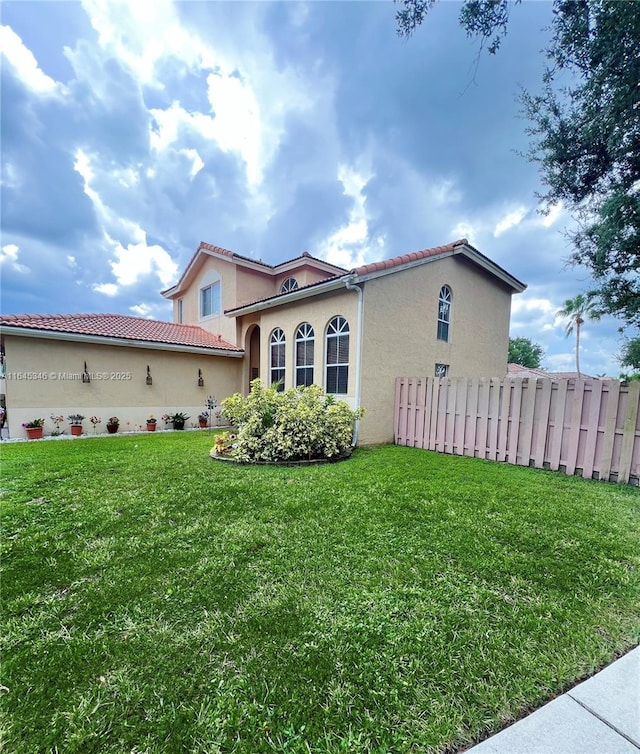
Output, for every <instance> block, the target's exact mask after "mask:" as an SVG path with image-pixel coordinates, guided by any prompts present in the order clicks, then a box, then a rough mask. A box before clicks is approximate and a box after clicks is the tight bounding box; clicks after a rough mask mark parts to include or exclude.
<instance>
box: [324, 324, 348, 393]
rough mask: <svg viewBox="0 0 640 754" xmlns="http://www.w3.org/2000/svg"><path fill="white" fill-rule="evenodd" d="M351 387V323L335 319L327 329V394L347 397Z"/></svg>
mask: <svg viewBox="0 0 640 754" xmlns="http://www.w3.org/2000/svg"><path fill="white" fill-rule="evenodd" d="M348 386H349V323H348V322H347V320H346V319H345V318H344V317H334V318H333V319H332V320H331V322H329V325H328V327H327V373H326V384H325V389H326V391H327V393H338V394H339V395H346V393H347V389H348Z"/></svg>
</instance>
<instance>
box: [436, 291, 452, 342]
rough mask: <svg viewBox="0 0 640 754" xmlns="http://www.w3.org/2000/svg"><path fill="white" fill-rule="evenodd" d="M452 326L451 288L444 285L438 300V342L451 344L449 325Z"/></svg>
mask: <svg viewBox="0 0 640 754" xmlns="http://www.w3.org/2000/svg"><path fill="white" fill-rule="evenodd" d="M450 324H451V288H449V286H448V285H443V286H442V288H440V296H439V298H438V340H444V342H445V343H448V342H449V325H450Z"/></svg>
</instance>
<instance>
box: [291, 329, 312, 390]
mask: <svg viewBox="0 0 640 754" xmlns="http://www.w3.org/2000/svg"><path fill="white" fill-rule="evenodd" d="M309 343H311V363H310V364H307V363H304V364H301V363H300V360H299V353H298V345H299V344H304V345H305V346H307V345H308V344H309ZM293 348H294V363H295V367H296V387H301V386H303V385H304V386H307V385H313V376H314V370H315V356H316V334H315V331H314V329H313V327H312V326H311V325H310V324H309V322H303V323H302V324H301V325H299V326H298V328H297V329H296V336H295V339H294V343H293ZM304 355H305V361H306V358H307V357H308V355H309V354H308V350H307V348H306V347H305V349H304ZM308 370H311V382H307V380H306V376H307V373H308ZM301 375H304V379H302V380H301V379H300V376H301Z"/></svg>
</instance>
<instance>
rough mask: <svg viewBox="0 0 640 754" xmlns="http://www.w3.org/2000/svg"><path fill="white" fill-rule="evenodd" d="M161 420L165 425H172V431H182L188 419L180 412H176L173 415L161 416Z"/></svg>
mask: <svg viewBox="0 0 640 754" xmlns="http://www.w3.org/2000/svg"><path fill="white" fill-rule="evenodd" d="M163 419H164V420H165V422H166V423H167V424H168V423H169V422H170V423H171V424H173V428H174V429H184V423H185V422H186V421H187V420H188V419H189V417H188V416H187V415H186V414H185V413H183V412H182V411H176V412H175V413H173V414H165V415H164V416H163Z"/></svg>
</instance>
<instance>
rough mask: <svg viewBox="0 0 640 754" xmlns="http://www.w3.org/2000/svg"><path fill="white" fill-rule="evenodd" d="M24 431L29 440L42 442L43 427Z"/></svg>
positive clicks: (26, 428)
mask: <svg viewBox="0 0 640 754" xmlns="http://www.w3.org/2000/svg"><path fill="white" fill-rule="evenodd" d="M25 430H26V432H27V437H28V438H29V439H30V440H42V433H43V431H44V427H25Z"/></svg>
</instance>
